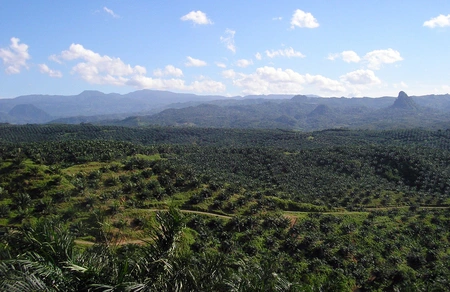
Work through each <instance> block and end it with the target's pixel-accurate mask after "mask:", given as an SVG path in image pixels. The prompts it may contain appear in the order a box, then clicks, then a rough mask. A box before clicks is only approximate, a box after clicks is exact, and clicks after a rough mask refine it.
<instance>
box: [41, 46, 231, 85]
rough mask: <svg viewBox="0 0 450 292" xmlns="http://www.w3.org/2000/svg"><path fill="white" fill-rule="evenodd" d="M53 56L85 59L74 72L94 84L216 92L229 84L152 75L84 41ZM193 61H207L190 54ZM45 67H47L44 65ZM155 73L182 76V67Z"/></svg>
mask: <svg viewBox="0 0 450 292" xmlns="http://www.w3.org/2000/svg"><path fill="white" fill-rule="evenodd" d="M50 59H52V60H55V61H58V62H62V61H73V60H82V62H79V63H77V64H76V65H75V66H74V67H73V68H72V73H73V74H77V75H79V76H80V77H81V78H82V79H83V80H85V81H87V82H89V83H91V84H109V85H116V86H133V87H135V88H139V89H143V88H148V89H159V90H180V91H192V92H198V93H215V92H222V91H224V90H225V85H224V84H223V83H221V82H218V81H214V80H210V79H207V78H205V77H202V78H200V79H199V80H196V81H194V82H192V83H191V84H189V85H187V84H186V83H185V81H184V80H183V79H180V78H171V79H163V78H151V77H147V76H145V74H146V73H147V70H146V69H145V67H142V66H139V65H136V66H134V67H132V66H130V65H128V64H125V63H124V62H123V61H122V60H120V58H114V57H109V56H106V55H104V56H101V55H100V54H98V53H96V52H93V51H91V50H88V49H85V48H84V47H83V46H82V45H79V44H72V45H71V46H70V48H69V50H66V51H62V52H61V54H60V55H53V56H51V57H50ZM188 60H189V61H190V64H196V65H197V66H198V65H201V64H205V65H206V62H204V61H201V60H197V59H194V58H191V57H188ZM44 70H45V69H44ZM153 73H154V74H155V76H157V77H162V76H168V75H171V76H175V77H180V76H182V74H183V72H182V71H181V69H178V68H176V67H174V66H173V65H167V66H166V67H165V68H164V70H161V69H156V70H155V71H154V72H153Z"/></svg>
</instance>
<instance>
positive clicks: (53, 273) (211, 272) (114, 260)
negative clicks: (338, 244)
mask: <svg viewBox="0 0 450 292" xmlns="http://www.w3.org/2000/svg"><path fill="white" fill-rule="evenodd" d="M156 221H157V222H158V225H157V226H156V227H155V228H153V229H151V231H150V234H149V238H150V239H148V240H146V241H145V243H144V244H142V245H136V244H128V245H123V246H119V245H118V244H116V243H115V242H114V239H113V238H111V237H108V236H106V237H105V238H104V240H103V241H102V242H101V243H98V244H96V245H94V246H92V247H82V246H77V245H76V244H75V242H74V237H73V235H72V234H71V233H70V231H69V230H68V229H67V228H66V227H65V226H64V225H63V224H62V223H61V221H59V220H56V219H41V220H39V221H38V222H37V223H35V224H32V225H28V226H24V227H23V228H21V229H19V230H12V231H11V230H10V231H9V232H8V233H7V234H6V235H4V236H3V237H2V238H1V239H2V240H1V246H0V259H1V261H0V290H1V291H297V290H298V289H300V286H299V285H298V284H294V283H291V282H289V281H287V280H286V279H284V278H283V277H282V276H280V275H278V274H277V273H276V272H275V268H274V267H271V266H270V265H269V263H270V262H272V263H273V260H270V259H267V260H266V261H262V262H261V263H265V264H260V263H257V262H255V261H252V260H250V259H242V258H241V259H233V257H231V256H229V255H227V254H223V253H219V252H217V251H214V250H209V251H204V252H202V253H200V254H193V253H192V252H190V249H189V246H188V245H187V244H186V243H185V239H184V230H185V224H186V216H185V215H183V214H182V213H181V212H179V211H178V210H176V209H173V208H171V209H170V210H168V211H166V212H164V211H161V212H158V213H157V214H156Z"/></svg>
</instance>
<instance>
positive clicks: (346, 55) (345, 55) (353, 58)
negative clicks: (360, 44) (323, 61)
mask: <svg viewBox="0 0 450 292" xmlns="http://www.w3.org/2000/svg"><path fill="white" fill-rule="evenodd" d="M337 58H341V59H342V60H343V61H344V62H347V63H352V62H353V63H358V62H359V61H361V58H360V57H359V56H358V54H357V53H355V52H354V51H343V52H342V53H337V54H329V55H328V60H331V61H334V60H335V59H337Z"/></svg>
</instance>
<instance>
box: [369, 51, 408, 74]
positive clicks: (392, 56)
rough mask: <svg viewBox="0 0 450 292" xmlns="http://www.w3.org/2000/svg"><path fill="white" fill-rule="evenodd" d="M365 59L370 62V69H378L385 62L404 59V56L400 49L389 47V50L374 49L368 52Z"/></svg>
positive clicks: (389, 62)
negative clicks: (401, 54)
mask: <svg viewBox="0 0 450 292" xmlns="http://www.w3.org/2000/svg"><path fill="white" fill-rule="evenodd" d="M364 60H365V61H366V62H368V65H367V67H368V68H369V69H373V70H378V69H380V68H381V65H383V64H391V63H395V62H398V61H402V60H403V58H402V57H401V56H400V52H399V51H396V50H393V49H390V48H389V49H387V50H374V51H371V52H368V53H367V54H366V55H365V56H364Z"/></svg>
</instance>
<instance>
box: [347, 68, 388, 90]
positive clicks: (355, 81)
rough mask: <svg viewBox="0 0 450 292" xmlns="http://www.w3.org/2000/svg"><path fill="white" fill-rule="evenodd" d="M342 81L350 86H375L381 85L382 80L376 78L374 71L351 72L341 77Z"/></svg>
mask: <svg viewBox="0 0 450 292" xmlns="http://www.w3.org/2000/svg"><path fill="white" fill-rule="evenodd" d="M340 79H341V81H343V82H346V83H348V84H350V85H365V86H366V85H375V84H380V83H381V80H380V79H379V78H378V77H377V76H375V73H374V72H373V71H372V70H364V69H360V70H356V71H353V72H349V73H347V74H345V75H342V76H341V77H340Z"/></svg>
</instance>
